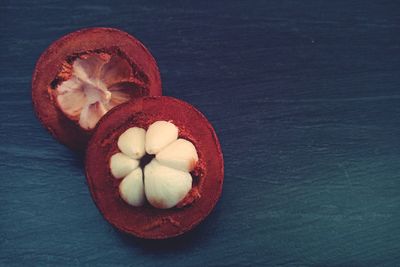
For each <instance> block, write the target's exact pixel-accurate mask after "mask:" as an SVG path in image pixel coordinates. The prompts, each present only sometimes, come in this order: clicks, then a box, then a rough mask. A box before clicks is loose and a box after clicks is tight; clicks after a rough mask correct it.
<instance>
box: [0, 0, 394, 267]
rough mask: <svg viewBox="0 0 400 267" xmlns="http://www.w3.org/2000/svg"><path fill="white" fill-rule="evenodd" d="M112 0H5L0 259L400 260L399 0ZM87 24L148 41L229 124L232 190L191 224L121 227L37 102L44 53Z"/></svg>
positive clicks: (195, 96) (177, 80)
mask: <svg viewBox="0 0 400 267" xmlns="http://www.w3.org/2000/svg"><path fill="white" fill-rule="evenodd" d="M113 2H114V3H111V1H110V3H107V2H105V1H101V0H96V1H71V2H68V3H67V1H53V0H46V1H39V0H36V1H31V0H25V1H11V0H5V1H4V0H3V1H2V2H1V3H0V12H1V13H0V23H1V30H0V50H1V54H0V55H1V58H0V75H1V76H0V95H1V96H0V116H1V117H0V118H1V120H0V155H1V156H0V157H1V160H0V177H1V183H0V265H4V266H9V265H37V266H46V265H49V266H57V265H103V266H108V265H120V266H126V265H131V266H229V265H233V264H234V265H241V266H245V265H264V266H265V265H286V266H298V265H306V266H308V265H319V266H321V265H342V266H349V265H354V266H366V265H376V264H385V265H387V266H395V265H398V264H400V263H399V261H400V139H399V136H400V57H399V55H400V23H399V22H400V16H399V14H400V3H399V2H398V1H380V2H379V3H378V1H376V2H375V3H374V2H373V1H358V2H354V1H317V0H316V1H251V2H250V1H247V2H246V1H218V3H212V2H213V1H209V2H208V3H205V2H204V3H203V2H202V1H187V2H174V3H172V2H171V3H166V1H156V2H152V3H149V1H124V2H122V1H113ZM200 2H202V3H200ZM92 26H110V27H117V28H120V29H123V30H125V31H127V32H129V33H131V34H133V35H135V36H136V37H137V38H139V39H140V40H141V41H142V42H143V43H144V44H146V46H147V47H148V48H149V49H150V51H151V52H152V53H153V55H154V56H155V58H156V59H157V61H158V63H159V67H160V70H161V74H162V80H163V87H164V93H165V94H166V95H170V96H175V97H178V98H181V99H183V100H185V101H188V102H190V103H192V104H193V105H195V106H196V107H197V108H199V109H200V110H201V111H202V112H203V113H204V114H205V115H206V116H207V117H208V119H209V120H210V121H211V122H212V124H213V125H214V127H215V130H216V132H217V133H218V135H219V138H220V141H221V144H222V148H223V151H224V156H225V168H226V175H225V184H224V190H223V196H222V198H221V200H220V202H219V204H218V206H217V207H216V209H215V210H214V212H213V213H212V214H211V216H210V217H209V218H208V219H207V220H206V221H205V222H204V223H203V224H201V225H200V226H199V227H198V228H197V229H196V230H194V231H192V232H190V233H189V234H187V235H185V236H183V237H181V238H177V239H173V240H169V241H162V242H150V241H143V240H138V239H136V238H133V237H129V236H126V235H124V234H121V233H119V232H118V231H117V230H115V229H113V228H112V227H111V226H110V225H109V224H108V223H107V222H106V221H104V220H103V218H102V216H101V215H100V213H99V212H98V210H97V209H96V207H95V205H94V203H93V202H92V200H91V197H90V195H89V192H88V189H87V186H86V182H85V177H84V171H83V163H82V161H81V158H80V157H79V156H77V155H75V154H74V153H72V152H71V151H69V150H68V149H67V148H65V147H63V146H62V145H60V144H58V143H57V142H56V141H54V140H53V139H52V137H51V136H50V135H49V134H48V133H47V132H46V131H45V130H44V129H43V128H42V126H41V125H40V124H39V122H38V121H37V119H36V118H35V116H34V114H33V112H32V106H31V99H30V90H31V88H30V81H31V74H32V71H33V68H34V65H35V62H36V60H37V59H38V57H39V55H40V53H41V52H42V51H43V50H44V49H45V48H46V47H47V46H48V45H50V43H51V42H53V41H54V40H56V39H57V38H59V37H61V36H62V35H64V34H66V33H69V32H71V31H74V30H77V29H79V28H83V27H92Z"/></svg>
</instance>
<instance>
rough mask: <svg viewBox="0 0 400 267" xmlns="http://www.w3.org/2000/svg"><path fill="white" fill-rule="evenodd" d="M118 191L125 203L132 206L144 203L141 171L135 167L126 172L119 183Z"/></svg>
mask: <svg viewBox="0 0 400 267" xmlns="http://www.w3.org/2000/svg"><path fill="white" fill-rule="evenodd" d="M119 193H120V195H121V198H122V199H123V200H125V202H126V203H128V204H129V205H132V206H134V207H139V206H142V205H143V204H144V201H145V196H144V189H143V172H142V169H141V168H137V169H135V170H134V171H132V172H131V173H130V174H128V175H127V176H126V177H125V178H124V179H123V180H122V182H121V183H120V184H119Z"/></svg>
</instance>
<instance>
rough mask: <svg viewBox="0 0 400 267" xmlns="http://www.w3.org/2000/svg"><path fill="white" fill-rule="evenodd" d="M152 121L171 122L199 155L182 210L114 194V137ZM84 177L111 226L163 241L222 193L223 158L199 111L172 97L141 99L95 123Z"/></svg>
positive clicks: (197, 219)
mask: <svg viewBox="0 0 400 267" xmlns="http://www.w3.org/2000/svg"><path fill="white" fill-rule="evenodd" d="M157 120H166V121H171V122H172V123H174V124H175V125H176V126H177V127H178V128H179V137H183V138H185V139H187V140H189V141H191V142H192V143H193V144H194V145H195V147H196V149H197V152H198V155H199V161H198V163H197V165H196V168H195V171H194V172H195V173H196V176H197V177H196V178H195V179H194V184H193V188H192V190H191V192H189V194H188V196H187V197H186V198H185V199H184V200H183V201H182V202H181V203H180V204H181V205H178V206H183V207H181V208H177V207H175V208H172V209H167V210H164V209H156V208H154V207H152V206H150V205H149V204H146V205H144V206H142V207H132V206H129V205H128V204H126V203H125V202H124V201H123V200H122V199H121V197H120V196H119V192H118V186H119V183H120V182H121V180H119V179H115V178H114V177H113V176H112V174H111V172H110V168H109V160H110V157H111V156H112V155H113V154H115V153H117V152H119V150H118V147H117V140H118V137H119V136H120V135H121V134H122V133H123V132H124V131H125V130H127V129H128V128H130V127H134V126H136V127H142V128H145V129H147V128H148V126H149V125H150V124H152V123H153V122H155V121H157ZM86 177H87V181H88V185H89V188H90V191H91V195H92V198H93V200H94V202H95V203H96V205H97V207H98V208H99V210H100V212H101V213H102V214H103V216H104V217H105V219H106V220H107V221H108V222H110V223H111V224H112V225H113V226H115V227H116V228H118V229H119V230H121V231H123V232H126V233H129V234H133V235H135V236H137V237H140V238H146V239H165V238H170V237H174V236H178V235H181V234H183V233H185V232H187V231H189V230H190V229H192V228H193V227H195V226H196V225H198V224H199V223H200V222H201V221H202V220H203V219H204V218H205V217H207V216H208V214H209V213H210V212H211V211H212V209H213V208H214V206H215V204H216V203H217V201H218V199H219V197H220V195H221V191H222V184H223V177H224V162H223V156H222V151H221V147H220V144H219V141H218V138H217V135H216V134H215V132H214V129H213V127H212V126H211V124H210V123H209V122H208V120H207V119H206V118H205V117H204V116H203V115H202V114H201V113H200V112H199V111H198V110H196V109H195V108H194V107H193V106H191V105H189V104H188V103H186V102H183V101H181V100H178V99H175V98H172V97H165V96H162V97H144V98H140V99H136V100H132V101H129V102H127V103H124V104H121V105H120V106H118V107H116V108H114V109H113V110H112V111H111V112H109V113H107V114H106V115H105V116H104V117H103V118H102V119H101V120H100V122H99V123H98V124H97V127H96V129H95V132H94V134H93V136H92V138H91V140H90V142H89V145H88V148H87V151H86Z"/></svg>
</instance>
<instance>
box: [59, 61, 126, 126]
mask: <svg viewBox="0 0 400 267" xmlns="http://www.w3.org/2000/svg"><path fill="white" fill-rule="evenodd" d="M130 70H131V67H130V66H129V64H128V62H127V61H126V60H125V59H123V58H121V57H119V56H110V55H107V56H105V55H103V56H100V55H97V54H93V55H89V56H87V57H85V58H77V59H76V60H75V61H74V63H73V64H72V76H71V78H70V79H69V80H67V81H64V82H62V83H61V84H60V85H59V86H58V87H57V88H56V92H57V98H56V101H57V103H58V106H59V107H60V109H61V110H62V111H63V112H64V113H65V114H66V115H67V116H68V117H70V118H71V119H73V120H76V121H78V123H79V125H80V126H81V127H82V128H83V129H86V130H90V129H93V128H94V127H95V126H96V124H97V122H98V121H99V119H100V118H101V117H102V116H103V115H104V114H105V113H106V112H107V111H108V110H110V109H111V108H113V107H114V106H116V105H118V104H121V103H123V102H125V101H127V100H129V99H130V96H129V94H127V93H126V92H124V90H125V89H126V86H122V85H121V82H126V81H128V80H129V76H130Z"/></svg>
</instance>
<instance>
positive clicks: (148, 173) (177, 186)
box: [110, 121, 198, 209]
mask: <svg viewBox="0 0 400 267" xmlns="http://www.w3.org/2000/svg"><path fill="white" fill-rule="evenodd" d="M149 140H150V141H149ZM117 145H118V148H119V149H120V151H121V152H120V153H116V154H114V155H113V156H112V157H111V159H110V168H111V173H112V175H113V176H114V177H115V178H117V179H120V178H123V180H122V182H121V183H120V186H119V190H120V195H121V198H122V199H123V200H124V201H125V202H126V203H128V204H129V205H132V206H140V205H142V204H143V203H144V201H145V199H147V200H148V202H149V203H150V204H151V205H152V206H153V207H156V208H160V209H169V208H172V207H174V206H176V205H177V204H178V203H179V202H180V201H182V200H183V199H184V198H185V196H186V195H187V194H188V192H189V191H190V190H191V188H192V176H191V174H190V171H192V170H193V168H194V166H195V164H196V163H197V161H198V155H197V151H196V148H195V146H194V145H193V144H192V143H191V142H190V141H188V140H185V139H181V138H180V139H178V128H177V127H176V126H175V125H174V124H172V123H171V122H167V121H156V122H154V123H153V124H151V125H150V126H149V128H148V130H147V132H146V131H145V130H144V129H142V128H138V127H132V128H129V129H127V130H126V131H125V132H124V133H122V134H121V135H120V137H119V139H118V142H117ZM145 151H147V153H149V151H150V152H151V153H153V154H155V158H154V159H153V160H152V161H151V162H150V163H149V164H147V165H146V166H145V167H144V173H143V171H142V170H141V168H140V167H138V166H139V160H140V158H141V157H143V156H144V155H145ZM149 154H150V153H149ZM143 176H144V178H143ZM143 181H144V182H143Z"/></svg>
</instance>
